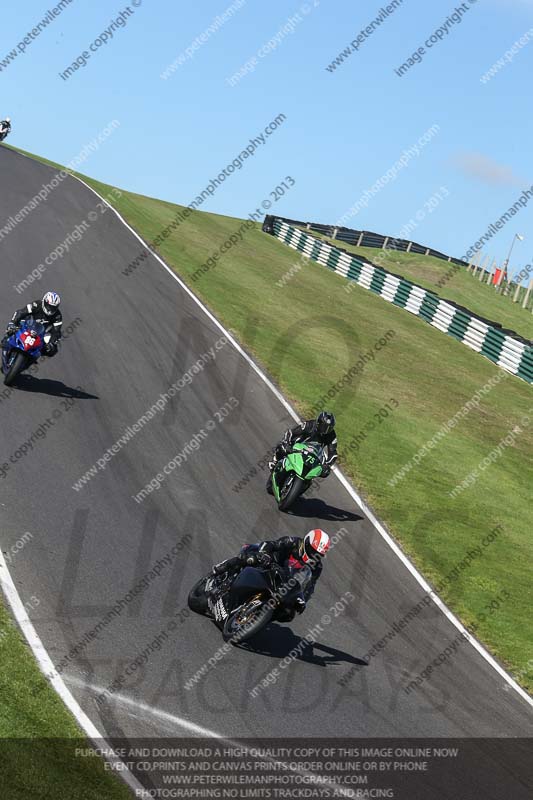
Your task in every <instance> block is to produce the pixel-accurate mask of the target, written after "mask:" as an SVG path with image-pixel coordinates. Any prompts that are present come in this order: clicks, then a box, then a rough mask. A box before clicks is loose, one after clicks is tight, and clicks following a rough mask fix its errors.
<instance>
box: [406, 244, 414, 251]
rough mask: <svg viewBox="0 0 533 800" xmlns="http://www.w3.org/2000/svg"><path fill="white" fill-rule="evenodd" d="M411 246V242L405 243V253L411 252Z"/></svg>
mask: <svg viewBox="0 0 533 800" xmlns="http://www.w3.org/2000/svg"><path fill="white" fill-rule="evenodd" d="M412 246H413V243H412V242H409V244H408V245H407V250H406V251H405V252H406V253H410V252H411V247H412Z"/></svg>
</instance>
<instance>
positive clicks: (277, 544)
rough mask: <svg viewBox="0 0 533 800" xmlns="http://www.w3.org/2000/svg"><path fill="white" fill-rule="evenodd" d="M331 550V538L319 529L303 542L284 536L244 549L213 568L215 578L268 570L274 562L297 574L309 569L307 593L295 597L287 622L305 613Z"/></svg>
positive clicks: (309, 534)
mask: <svg viewBox="0 0 533 800" xmlns="http://www.w3.org/2000/svg"><path fill="white" fill-rule="evenodd" d="M328 547H329V536H328V534H327V533H325V531H322V530H320V529H318V528H317V529H315V530H312V531H309V533H308V534H306V536H305V537H304V538H303V539H302V538H301V537H300V536H282V537H281V539H271V540H266V541H263V542H260V543H259V544H258V545H244V546H243V548H242V549H241V552H240V553H239V555H237V556H235V557H234V558H227V559H226V560H225V561H221V562H220V563H219V564H216V565H215V566H214V567H213V574H214V575H221V574H223V573H224V572H240V571H241V569H244V567H246V566H252V567H266V568H268V567H269V566H270V565H271V564H272V562H273V561H275V562H276V563H277V564H279V566H281V567H283V568H285V569H292V570H298V569H301V568H303V567H309V568H310V570H311V580H310V581H309V582H308V584H307V586H306V588H305V592H298V593H296V594H295V596H294V604H293V607H292V609H288V612H289V614H288V618H287V619H288V620H290V619H292V617H293V616H294V613H295V612H296V611H297V612H298V613H299V614H301V613H302V612H303V611H305V608H306V605H307V601H308V600H309V598H310V597H311V595H312V594H313V592H314V590H315V585H316V582H317V581H318V579H319V578H320V575H321V574H322V556H324V555H325V554H326V552H327V550H328Z"/></svg>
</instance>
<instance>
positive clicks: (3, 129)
mask: <svg viewBox="0 0 533 800" xmlns="http://www.w3.org/2000/svg"><path fill="white" fill-rule="evenodd" d="M10 131H11V126H10V125H6V124H5V123H4V122H0V142H3V141H4V139H5V138H6V136H7V135H8V133H10Z"/></svg>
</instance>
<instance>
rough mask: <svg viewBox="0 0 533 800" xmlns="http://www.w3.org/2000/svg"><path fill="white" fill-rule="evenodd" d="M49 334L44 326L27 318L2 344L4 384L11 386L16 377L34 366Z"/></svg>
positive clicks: (46, 342)
mask: <svg viewBox="0 0 533 800" xmlns="http://www.w3.org/2000/svg"><path fill="white" fill-rule="evenodd" d="M49 339H50V334H49V333H46V332H45V329H44V325H42V324H41V323H40V322H36V321H35V320H34V319H33V317H28V319H25V320H23V321H22V322H21V324H20V327H19V328H18V329H17V330H16V331H15V332H14V333H12V334H11V335H10V336H7V337H6V339H5V340H4V342H3V343H2V372H3V373H4V375H5V378H4V383H5V385H6V386H12V385H13V382H14V380H15V378H16V377H17V375H20V373H21V372H23V370H25V369H27V368H28V367H30V366H31V365H32V364H34V363H35V362H36V361H37V360H38V359H39V358H40V356H41V355H42V352H43V350H44V348H45V345H46V344H48V341H49Z"/></svg>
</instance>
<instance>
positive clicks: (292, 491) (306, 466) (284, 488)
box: [271, 442, 326, 511]
mask: <svg viewBox="0 0 533 800" xmlns="http://www.w3.org/2000/svg"><path fill="white" fill-rule="evenodd" d="M325 462H326V453H325V450H324V447H322V445H320V444H318V443H317V442H298V443H297V444H294V445H292V447H291V449H290V452H288V453H287V454H286V455H285V456H284V457H283V458H280V459H279V460H278V461H277V463H276V466H275V467H274V469H273V470H272V478H271V480H272V491H273V492H274V497H275V498H276V500H277V503H278V508H279V510H280V511H285V510H286V509H287V508H289V506H291V505H292V504H293V503H294V501H295V500H296V498H297V497H299V496H300V495H301V494H303V493H304V492H305V491H307V489H308V488H309V487H310V486H311V483H312V481H313V478H320V476H321V475H322V474H323V472H324V466H325Z"/></svg>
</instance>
